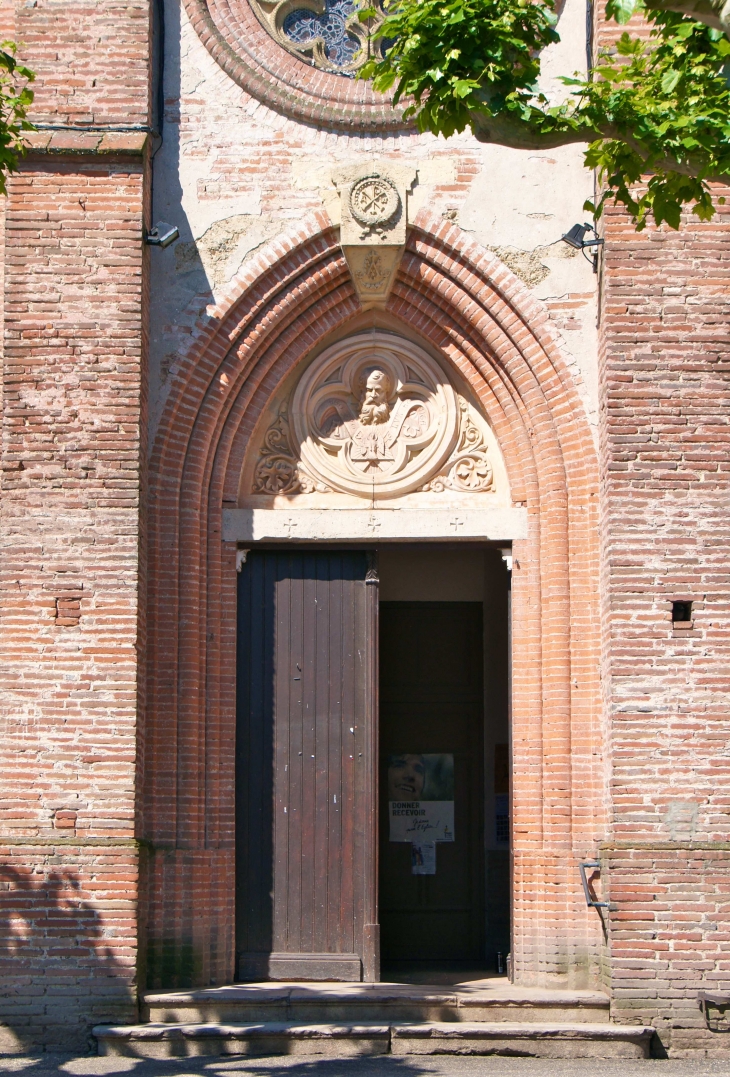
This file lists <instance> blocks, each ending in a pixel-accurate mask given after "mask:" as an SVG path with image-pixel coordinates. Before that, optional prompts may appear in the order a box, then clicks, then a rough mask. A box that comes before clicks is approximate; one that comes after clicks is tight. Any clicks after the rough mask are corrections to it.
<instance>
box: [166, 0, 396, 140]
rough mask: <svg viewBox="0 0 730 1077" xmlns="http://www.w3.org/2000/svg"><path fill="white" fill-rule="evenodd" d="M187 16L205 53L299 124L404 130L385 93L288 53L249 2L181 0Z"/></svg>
mask: <svg viewBox="0 0 730 1077" xmlns="http://www.w3.org/2000/svg"><path fill="white" fill-rule="evenodd" d="M183 2H184V5H185V10H186V12H187V15H188V18H189V19H190V22H191V23H192V25H193V28H194V29H195V31H196V33H197V34H198V37H199V38H200V40H201V41H202V42H203V44H204V45H205V47H206V48H207V49H208V52H209V53H210V54H211V56H212V57H213V59H214V60H215V61H216V63H217V64H218V65H219V66H220V67H221V68H222V69H223V70H224V71H225V72H226V74H227V75H228V76H229V77H230V78H232V79H233V81H234V82H236V83H238V85H239V86H241V87H242V88H243V89H244V90H245V91H246V93H248V94H250V95H251V96H252V97H255V98H256V99H257V100H259V101H263V102H264V103H265V104H266V105H268V106H269V108H272V109H274V110H275V111H277V112H281V113H283V114H284V115H285V116H289V117H290V118H292V119H295V120H299V121H300V122H303V123H308V124H316V125H317V126H321V127H326V128H328V129H329V130H337V131H348V132H352V133H354V134H358V133H360V132H363V133H364V132H376V131H382V132H387V131H399V130H400V131H403V130H406V129H407V128H409V127H410V126H412V125H411V124H409V123H407V122H406V121H404V120H403V115H402V111H403V110H402V109H398V108H394V107H393V104H392V101H391V99H390V97H389V96H383V95H382V94H376V93H375V92H374V91H373V90H372V88H371V87H370V85H369V84H368V83H367V82H357V81H354V80H352V79H347V78H342V76H341V75H335V74H331V73H330V72H328V71H321V70H319V69H317V68H316V67H312V66H310V65H309V64H307V63H305V62H304V61H303V60H300V59H298V58H297V57H296V56H293V55H292V54H291V53H290V52H288V51H287V50H286V49H285V48H283V46H282V45H280V44H278V42H277V41H275V39H274V38H273V37H272V36H271V35H270V34H269V33H268V32H267V31H266V30H265V29H264V27H263V26H262V25H261V23H260V22H259V20H258V19H257V18H256V16H255V14H254V12H253V10H252V8H251V5H250V4H249V3H248V0H183Z"/></svg>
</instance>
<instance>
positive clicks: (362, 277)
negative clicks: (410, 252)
mask: <svg viewBox="0 0 730 1077" xmlns="http://www.w3.org/2000/svg"><path fill="white" fill-rule="evenodd" d="M416 176H417V172H416V169H414V168H409V167H407V166H404V165H397V164H394V163H393V162H392V161H388V162H387V163H379V162H378V163H376V162H374V161H370V162H365V163H361V164H359V165H355V166H352V165H351V166H350V167H349V168H345V169H342V170H340V171H339V172H337V173H336V174H335V175H334V176H333V177H332V178H333V182H334V184H335V186H336V187H337V189H338V191H339V192H340V243H341V245H342V251H343V253H344V255H345V258H346V259H347V264H348V267H349V269H350V275H351V276H352V280H353V283H354V285H355V289H356V291H357V295H358V299H359V300H360V303H361V305H362V306H363V308H364V309H366V310H367V309H368V308H371V307H384V306H385V304H386V303H387V301H388V296H389V294H390V289H391V287H392V286H393V281H394V280H395V275H396V273H397V271H398V266H399V264H400V260H401V256H402V254H403V251H404V250H405V245H406V224H407V208H408V207H407V200H408V193H409V191H410V190H411V187H412V186H413V184H414V182H415V180H416Z"/></svg>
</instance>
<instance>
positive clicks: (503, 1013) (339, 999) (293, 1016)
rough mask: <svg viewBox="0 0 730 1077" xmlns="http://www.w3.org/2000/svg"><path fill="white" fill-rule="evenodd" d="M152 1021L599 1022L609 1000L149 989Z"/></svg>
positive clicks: (380, 989) (364, 989)
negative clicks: (165, 990) (153, 990)
mask: <svg viewBox="0 0 730 1077" xmlns="http://www.w3.org/2000/svg"><path fill="white" fill-rule="evenodd" d="M143 1001H144V1005H145V1016H148V1017H149V1020H150V1021H153V1022H167V1023H191V1022H196V1021H200V1022H206V1021H216V1022H222V1023H226V1022H230V1023H233V1024H237V1023H241V1022H242V1021H247V1022H248V1023H250V1022H256V1021H288V1022H293V1021H298V1022H299V1021H312V1022H314V1023H319V1022H322V1021H329V1022H330V1023H331V1022H351V1021H368V1022H371V1021H376V1022H377V1021H381V1022H384V1023H385V1022H387V1023H389V1024H390V1023H393V1022H394V1021H437V1022H438V1021H458V1022H461V1021H555V1022H558V1023H570V1022H594V1023H598V1022H605V1023H608V1021H609V1019H610V1014H609V999H608V997H607V996H606V995H604V994H601V993H600V992H598V991H566V990H550V989H545V988H520V987H514V986H512V985H504V984H503V983H502V982H501V981H497V984H496V985H495V986H494V987H491V986H490V987H482V986H480V987H478V988H472V987H465V988H461V987H460V988H457V989H453V988H450V989H447V990H444V989H443V988H438V987H429V986H420V985H418V986H414V985H406V984H363V983H352V984H341V983H340V984H333V983H311V984H302V983H294V984H288V985H284V984H276V983H266V984H251V985H245V984H235V985H230V986H227V987H217V988H202V989H199V990H194V991H171V992H149V993H147V994H146V995H145V996H144V999H143Z"/></svg>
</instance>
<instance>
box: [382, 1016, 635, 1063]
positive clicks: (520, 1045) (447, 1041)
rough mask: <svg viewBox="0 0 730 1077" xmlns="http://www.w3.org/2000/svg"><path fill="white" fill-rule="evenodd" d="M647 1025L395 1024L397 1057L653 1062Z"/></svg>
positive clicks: (393, 1044) (393, 1046)
mask: <svg viewBox="0 0 730 1077" xmlns="http://www.w3.org/2000/svg"><path fill="white" fill-rule="evenodd" d="M653 1035H654V1029H653V1028H650V1027H648V1026H643V1025H606V1024H598V1025H596V1024H588V1023H578V1024H547V1023H545V1024H543V1023H539V1024H538V1023H537V1022H530V1023H525V1022H521V1023H516V1022H514V1023H513V1022H508V1021H504V1022H501V1023H496V1022H494V1023H492V1022H471V1021H470V1022H464V1023H463V1024H455V1023H451V1022H449V1023H445V1022H433V1023H423V1024H417V1025H394V1026H393V1027H392V1028H391V1054H394V1055H512V1056H516V1055H520V1056H523V1057H526V1058H649V1054H650V1045H651V1038H652V1036H653Z"/></svg>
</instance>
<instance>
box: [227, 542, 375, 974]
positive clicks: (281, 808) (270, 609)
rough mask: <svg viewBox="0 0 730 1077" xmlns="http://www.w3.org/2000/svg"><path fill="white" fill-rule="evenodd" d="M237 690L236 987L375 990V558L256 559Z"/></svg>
mask: <svg viewBox="0 0 730 1077" xmlns="http://www.w3.org/2000/svg"><path fill="white" fill-rule="evenodd" d="M237 683H238V692H237V694H238V737H237V748H236V762H237V841H236V849H237V851H236V856H237V863H236V875H237V906H236V925H237V926H236V935H237V954H238V972H237V975H238V977H239V978H240V979H262V978H263V979H265V978H271V979H294V980H296V979H338V980H360V979H366V980H377V979H378V978H379V964H378V961H379V959H378V928H377V855H376V843H377V799H376V784H375V783H376V773H375V770H376V760H377V722H376V717H375V716H376V714H377V700H376V694H377V578H376V575H375V572H374V571H373V568H372V564H371V563H370V560H369V555H368V554H367V553H366V552H364V551H350V550H330V551H327V550H324V551H322V550H316V551H309V550H306V549H304V550H298V551H278V550H269V551H265V550H264V551H260V550H254V551H251V552H250V553H249V554H248V558H247V561H246V563H245V564H244V565H243V567H242V570H241V575H240V581H239V591H238V667H237Z"/></svg>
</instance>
